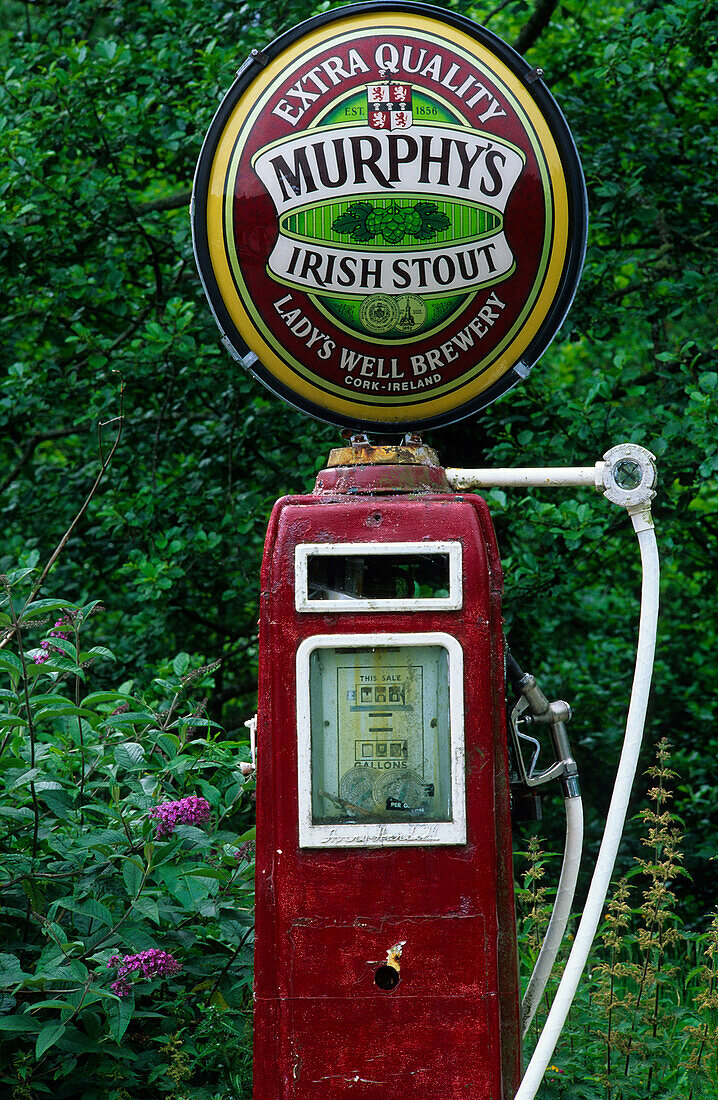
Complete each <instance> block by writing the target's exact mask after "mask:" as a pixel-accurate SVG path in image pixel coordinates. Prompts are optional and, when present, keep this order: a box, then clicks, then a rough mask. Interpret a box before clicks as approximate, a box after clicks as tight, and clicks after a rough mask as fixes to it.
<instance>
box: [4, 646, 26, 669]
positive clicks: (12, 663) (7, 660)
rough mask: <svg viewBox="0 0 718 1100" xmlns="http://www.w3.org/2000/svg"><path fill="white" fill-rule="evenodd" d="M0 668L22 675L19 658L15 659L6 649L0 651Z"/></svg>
mask: <svg viewBox="0 0 718 1100" xmlns="http://www.w3.org/2000/svg"><path fill="white" fill-rule="evenodd" d="M0 668H5V669H8V671H10V672H19V673H20V675H22V662H21V661H20V658H19V657H16V656H15V654H14V653H10V652H9V650H7V649H0Z"/></svg>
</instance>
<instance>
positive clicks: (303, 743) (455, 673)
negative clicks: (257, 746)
mask: <svg viewBox="0 0 718 1100" xmlns="http://www.w3.org/2000/svg"><path fill="white" fill-rule="evenodd" d="M432 645H433V646H443V647H444V649H445V650H446V652H447V655H448V663H449V759H450V768H451V814H452V816H451V819H450V820H449V821H431V822H396V823H389V824H387V823H382V822H372V823H366V824H365V823H353V822H352V823H338V824H336V825H335V824H321V825H320V824H314V823H313V820H312V730H311V703H310V684H309V673H310V660H311V656H312V654H313V653H314V652H315V651H316V650H317V649H354V648H367V647H376V648H379V647H385V648H390V647H396V646H432ZM296 675H297V749H298V768H297V772H298V793H299V847H300V848H363V847H380V848H385V847H392V846H393V847H400V846H429V845H436V844H465V843H466V754H465V744H464V654H463V650H462V648H461V644H460V643H459V641H458V640H457V639H456V638H454V637H453V636H452V635H451V634H446V633H444V632H442V631H433V632H426V633H411V634H397V633H392V634H317V635H314V636H313V637H311V638H307V639H306V640H305V641H303V642H302V643H301V644H300V646H299V648H298V649H297V658H296Z"/></svg>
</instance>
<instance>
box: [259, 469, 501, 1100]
mask: <svg viewBox="0 0 718 1100" xmlns="http://www.w3.org/2000/svg"><path fill="white" fill-rule="evenodd" d="M380 469H381V470H382V472H381V474H380V475H379V476H378V477H377V467H369V468H367V467H363V468H362V467H357V468H355V469H354V470H353V471H349V472H347V470H346V468H343V469H341V473H340V476H339V477H338V478H334V481H333V483H332V491H331V493H327V491H326V485H327V482H326V481H325V480H324V481H323V475H320V478H319V483H318V490H317V491H316V492H315V493H314V494H313V495H308V496H302V497H287V498H284V499H283V500H280V501H278V502H277V504H276V506H275V508H274V511H273V514H272V518H271V520H270V524H269V530H268V534H267V542H266V546H265V555H264V562H263V567H262V610H261V619H260V696H259V719H258V735H257V739H258V782H257V856H256V859H257V918H256V919H257V935H256V958H255V961H256V974H255V998H256V1007H255V1083H254V1096H255V1100H280V1098H281V1100H285V1098H286V1100H290V1098H291V1100H323V1098H326V1100H335V1098H337V1097H343V1096H350V1097H352V1098H357V1100H359V1098H367V1100H380V1098H383V1097H392V1098H393V1100H409V1098H414V1097H416V1098H418V1097H422V1098H423V1100H425V1098H426V1097H436V1098H437V1100H452V1098H454V1097H471V1100H509V1098H510V1097H513V1095H514V1092H515V1090H516V1088H517V1087H518V1081H519V1076H520V1049H521V1044H520V1038H519V992H518V976H517V961H516V937H515V919H514V899H513V878H512V866H511V844H510V815H509V790H508V764H507V749H506V728H505V708H504V683H503V639H502V629H501V609H500V599H501V567H500V563H499V558H498V552H497V548H496V542H495V537H494V533H493V528H492V524H491V519H490V516H489V513H488V509H487V507H486V504H485V502H484V501H483V500H481V499H480V498H478V497H475V496H465V497H464V496H461V495H455V494H451V493H448V492H447V493H443V492H436V491H428V492H427V491H426V488H427V486H426V482H424V492H423V493H422V492H418V493H417V491H416V490H417V487H418V486H419V485H420V483H421V474H420V473H419V471H420V470H421V469H422V468H421V467H414V468H412V467H407V466H404V467H403V468H402V470H403V473H402V477H403V478H406V477H407V470H414V473H411V474H409V475H408V476H409V478H410V480H411V481H412V487H413V495H408V496H407V495H396V493H397V488H398V490H399V493H400V494H401V491H402V487H401V486H396V487H395V488H394V490H393V491H392V490H391V477H390V475H389V473H388V470H389V469H390V468H389V467H386V466H385V467H383V468H380ZM393 469H394V470H395V471H396V469H397V467H393ZM357 470H359V471H361V473H360V474H359V478H360V481H361V485H360V488H359V492H358V493H357V491H356V489H357V484H356V476H357ZM324 473H325V474H328V473H332V471H328V472H327V471H325V472H324ZM372 474H373V475H374V478H375V480H374V494H373V495H367V494H368V491H369V489H370V487H371V480H372ZM441 474H443V471H441ZM352 477H353V478H354V482H353V485H354V491H353V492H351V491H350V492H346V493H344V494H342V492H341V487H340V486H341V484H344V485H346V484H347V479H348V482H349V488H350V490H351V483H352ZM435 477H436V471H435V470H433V471H432V473H431V479H432V484H433V483H434V482H433V479H434V478H435ZM342 479H344V481H343V482H342ZM377 481H378V491H377ZM403 484H406V482H404V483H403ZM431 539H434V540H457V541H460V542H461V544H462V548H463V587H464V600H463V607H462V608H461V609H460V610H455V611H437V610H431V611H422V612H406V611H404V612H397V611H389V612H387V611H384V612H378V613H374V612H372V613H367V612H364V613H358V612H356V611H354V612H345V613H339V612H331V613H328V612H322V611H310V612H297V611H296V610H295V596H294V576H295V574H294V552H295V547H296V545H297V543H300V542H301V543H312V542H332V543H335V542H367V543H372V542H374V541H381V542H420V541H422V540H431ZM401 631H411V632H415V631H427V632H430V631H442V632H445V633H449V634H451V635H453V636H454V637H455V638H457V639H458V641H459V642H460V644H461V646H462V649H463V653H464V685H463V690H464V702H465V737H466V761H467V769H466V771H467V774H466V801H467V825H468V838H467V843H466V844H465V845H446V846H434V847H430V846H426V847H406V846H405V847H401V846H397V847H386V848H377V847H372V848H351V849H341V848H333V849H331V848H327V849H306V848H304V849H300V847H299V840H298V792H297V728H296V684H295V671H294V669H295V655H296V651H297V647H298V645H299V643H300V642H301V641H303V640H304V639H305V638H306V637H308V636H309V635H312V634H343V633H352V634H355V633H366V634H367V635H368V636H369V638H370V636H371V635H372V634H376V633H396V632H401ZM399 944H401V945H402V946H401V956H400V958H399V957H398V956H395V962H396V963H398V964H399V965H400V971H399V972H398V973H399V981H398V983H397V984H396V985H395V987H394V988H392V989H390V990H385V989H382V988H380V986H379V985H378V984H377V980H376V973H377V970H378V968H380V967H381V966H382V965H384V966H385V967H386V964H387V958H388V952H390V951H391V950H392V949H395V948H396V946H397V945H399ZM389 984H391V983H389Z"/></svg>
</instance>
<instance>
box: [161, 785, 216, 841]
mask: <svg viewBox="0 0 718 1100" xmlns="http://www.w3.org/2000/svg"><path fill="white" fill-rule="evenodd" d="M209 815H210V807H209V802H208V801H207V799H206V798H201V797H199V796H198V795H196V794H191V795H189V796H188V797H187V798H181V799H180V800H179V802H161V803H160V804H159V806H155V808H154V809H153V810H150V817H153V818H154V819H155V821H156V822H157V836H158V837H164V836H172V835H173V834H174V831H175V829H176V828H177V826H178V825H205V824H206V823H207V822H208V821H209Z"/></svg>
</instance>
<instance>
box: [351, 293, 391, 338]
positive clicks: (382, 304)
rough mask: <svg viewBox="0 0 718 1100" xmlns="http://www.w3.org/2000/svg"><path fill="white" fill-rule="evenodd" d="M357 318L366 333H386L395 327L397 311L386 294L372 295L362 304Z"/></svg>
mask: <svg viewBox="0 0 718 1100" xmlns="http://www.w3.org/2000/svg"><path fill="white" fill-rule="evenodd" d="M359 317H360V319H361V323H362V325H363V326H364V328H365V329H366V331H367V332H388V331H389V329H390V328H394V327H395V326H396V324H397V320H398V317H399V310H398V309H397V305H396V302H395V301H394V299H393V298H390V297H389V295H388V294H372V295H371V296H370V297H369V298H365V299H364V301H363V302H362V304H361V309H360V310H359Z"/></svg>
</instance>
